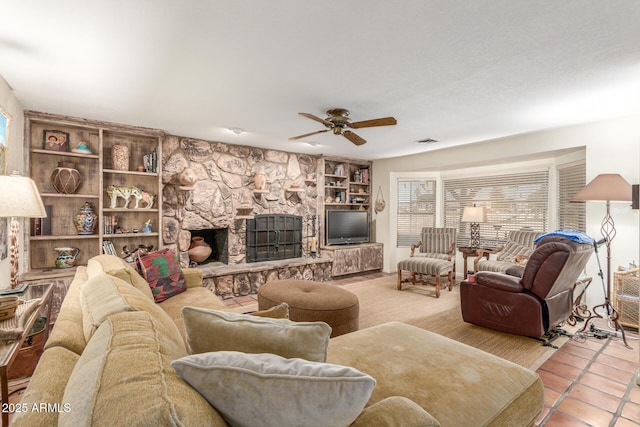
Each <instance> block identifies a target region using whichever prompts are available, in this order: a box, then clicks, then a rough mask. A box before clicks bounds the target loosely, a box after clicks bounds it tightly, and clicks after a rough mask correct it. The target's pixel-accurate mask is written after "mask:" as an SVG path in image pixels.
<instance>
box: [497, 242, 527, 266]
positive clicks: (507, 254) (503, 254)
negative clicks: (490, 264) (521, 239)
mask: <svg viewBox="0 0 640 427" xmlns="http://www.w3.org/2000/svg"><path fill="white" fill-rule="evenodd" d="M532 253H533V249H532V248H530V247H528V246H524V245H521V244H520V243H516V242H507V244H506V245H505V246H504V248H503V249H502V250H501V251H500V253H498V255H497V256H496V260H497V261H506V262H513V263H515V262H516V256H518V255H524V256H527V257H529V256H531V254H532Z"/></svg>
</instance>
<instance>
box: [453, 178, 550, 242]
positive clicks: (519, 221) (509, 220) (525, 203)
mask: <svg viewBox="0 0 640 427" xmlns="http://www.w3.org/2000/svg"><path fill="white" fill-rule="evenodd" d="M548 182H549V172H548V171H546V170H544V171H534V172H526V173H514V174H504V175H491V176H482V177H465V178H456V179H445V180H444V181H443V187H444V224H445V227H453V228H457V230H458V237H457V239H456V244H457V246H459V247H460V246H468V245H469V239H470V231H469V224H468V223H465V222H462V221H461V219H462V212H463V210H464V207H465V206H473V204H475V205H476V206H484V207H486V208H487V222H486V223H483V224H480V245H481V246H485V247H495V246H499V245H500V244H502V242H504V241H505V240H506V236H507V234H509V232H510V231H512V230H520V229H523V228H531V229H533V230H537V231H547V226H548V224H549V218H548V217H549V214H548V205H549V203H548V197H549V184H548Z"/></svg>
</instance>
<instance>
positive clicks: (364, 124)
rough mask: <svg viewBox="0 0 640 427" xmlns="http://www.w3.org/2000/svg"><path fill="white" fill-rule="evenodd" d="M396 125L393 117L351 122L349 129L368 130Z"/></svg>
mask: <svg viewBox="0 0 640 427" xmlns="http://www.w3.org/2000/svg"><path fill="white" fill-rule="evenodd" d="M396 123H398V122H397V121H396V119H395V118H393V117H383V118H381V119H372V120H362V121H360V122H353V123H351V125H350V126H349V127H352V128H354V129H360V128H370V127H374V126H391V125H395V124H396Z"/></svg>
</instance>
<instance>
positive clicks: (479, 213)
mask: <svg viewBox="0 0 640 427" xmlns="http://www.w3.org/2000/svg"><path fill="white" fill-rule="evenodd" d="M462 222H470V223H471V225H470V226H469V228H470V230H471V240H470V241H469V243H470V245H471V247H472V248H478V247H480V223H481V222H487V211H486V209H485V207H484V206H476V205H475V204H474V205H473V206H465V207H464V211H463V212H462Z"/></svg>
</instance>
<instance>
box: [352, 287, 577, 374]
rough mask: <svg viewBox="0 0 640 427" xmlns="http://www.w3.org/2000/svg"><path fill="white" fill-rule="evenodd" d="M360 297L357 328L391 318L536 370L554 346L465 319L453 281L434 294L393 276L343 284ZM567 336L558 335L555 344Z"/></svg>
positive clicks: (432, 288)
mask: <svg viewBox="0 0 640 427" xmlns="http://www.w3.org/2000/svg"><path fill="white" fill-rule="evenodd" d="M344 288H345V289H348V290H349V291H351V292H353V293H354V294H356V295H357V296H358V299H359V301H360V329H364V328H368V327H371V326H374V325H378V324H380V323H384V322H388V321H391V320H396V321H401V322H405V323H408V324H410V325H414V326H418V327H420V328H423V329H426V330H429V331H432V332H436V333H438V334H440V335H444V336H446V337H449V338H451V339H454V340H456V341H459V342H462V343H465V344H468V345H470V346H473V347H476V348H479V349H481V350H484V351H486V352H488V353H491V354H494V355H496V356H499V357H502V358H504V359H507V360H510V361H512V362H514V363H517V364H519V365H521V366H525V367H527V368H530V369H533V370H536V369H537V368H538V367H539V366H540V365H541V364H542V363H544V361H545V360H547V359H548V358H549V357H550V356H551V355H552V354H553V353H554V352H555V349H552V348H550V347H544V346H542V345H541V343H540V342H539V341H536V340H534V339H531V338H527V337H520V336H517V335H510V334H505V333H501V332H496V331H492V330H490V329H486V328H482V327H479V326H475V325H471V324H468V323H465V322H464V321H463V320H462V314H461V313H460V292H459V287H458V286H457V285H456V286H454V287H453V290H452V291H451V292H449V291H448V290H444V291H441V292H440V298H437V299H436V298H433V291H434V289H435V287H433V286H412V285H407V284H403V290H402V291H398V290H397V288H396V278H395V276H389V277H383V278H379V279H373V280H367V281H363V282H358V283H353V284H348V285H344ZM567 340H568V338H567V337H560V338H558V339H557V340H555V341H554V344H555V345H557V346H560V345H562V344H563V343H564V342H566V341H567Z"/></svg>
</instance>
